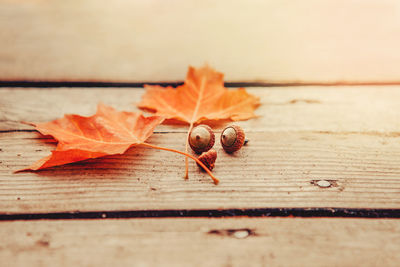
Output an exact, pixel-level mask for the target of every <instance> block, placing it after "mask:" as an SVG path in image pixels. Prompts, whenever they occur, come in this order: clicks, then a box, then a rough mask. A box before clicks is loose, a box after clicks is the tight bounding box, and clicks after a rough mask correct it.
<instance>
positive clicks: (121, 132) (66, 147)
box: [27, 104, 163, 170]
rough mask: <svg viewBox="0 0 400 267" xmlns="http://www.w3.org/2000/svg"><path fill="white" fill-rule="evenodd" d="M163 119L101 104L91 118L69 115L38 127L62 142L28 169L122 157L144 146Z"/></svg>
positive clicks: (36, 125)
mask: <svg viewBox="0 0 400 267" xmlns="http://www.w3.org/2000/svg"><path fill="white" fill-rule="evenodd" d="M162 121H163V118H162V117H159V116H152V117H147V118H146V117H144V116H143V115H141V114H139V113H133V112H119V111H116V110H115V109H113V108H112V107H109V106H106V105H103V104H99V105H98V109H97V113H96V114H95V115H93V116H90V117H82V116H79V115H73V114H68V115H65V116H64V117H63V118H61V119H57V120H54V121H51V122H46V123H38V124H35V127H36V130H38V131H39V132H40V133H42V134H44V135H51V136H53V137H54V138H55V139H56V140H58V141H59V143H58V145H57V148H56V150H55V151H52V154H51V155H49V156H48V157H46V158H43V159H41V160H39V161H38V162H36V163H34V164H33V165H31V166H30V167H28V168H27V170H39V169H44V168H48V167H52V166H58V165H63V164H67V163H72V162H77V161H81V160H86V159H91V158H98V157H103V156H106V155H114V154H122V153H124V152H125V151H126V150H128V149H129V148H130V147H132V146H135V145H139V144H142V143H144V141H145V140H146V139H147V138H148V137H150V135H152V133H153V130H154V128H155V127H156V126H157V125H159V124H160V123H161V122H162Z"/></svg>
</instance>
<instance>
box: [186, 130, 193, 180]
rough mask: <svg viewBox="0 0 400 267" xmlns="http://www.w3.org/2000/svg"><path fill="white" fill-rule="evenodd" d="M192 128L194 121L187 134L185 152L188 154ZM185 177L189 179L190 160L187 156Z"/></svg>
mask: <svg viewBox="0 0 400 267" xmlns="http://www.w3.org/2000/svg"><path fill="white" fill-rule="evenodd" d="M192 129H193V122H191V123H190V126H189V130H188V132H187V135H186V144H185V153H186V154H188V149H189V135H190V132H191V131H192ZM185 179H189V162H188V158H187V157H185Z"/></svg>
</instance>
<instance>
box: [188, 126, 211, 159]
mask: <svg viewBox="0 0 400 267" xmlns="http://www.w3.org/2000/svg"><path fill="white" fill-rule="evenodd" d="M214 143H215V134H214V132H213V130H212V129H211V128H210V127H209V126H208V125H205V124H200V125H198V126H196V127H194V128H193V129H192V131H190V133H189V145H190V147H191V148H192V149H193V151H194V152H196V153H197V154H201V153H202V152H205V151H208V150H210V149H211V148H212V147H213V146H214Z"/></svg>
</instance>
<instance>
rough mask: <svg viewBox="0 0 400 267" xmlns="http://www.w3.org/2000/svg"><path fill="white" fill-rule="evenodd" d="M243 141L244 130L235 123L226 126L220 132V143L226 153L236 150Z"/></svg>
mask: <svg viewBox="0 0 400 267" xmlns="http://www.w3.org/2000/svg"><path fill="white" fill-rule="evenodd" d="M244 142H245V135H244V131H243V129H242V128H241V127H239V126H237V125H230V126H228V127H226V128H225V129H224V130H223V131H222V133H221V145H222V147H223V148H224V150H225V151H226V152H227V153H233V152H235V151H238V150H239V149H240V148H241V147H242V146H243V144H244Z"/></svg>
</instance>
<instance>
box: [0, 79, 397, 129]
mask: <svg viewBox="0 0 400 267" xmlns="http://www.w3.org/2000/svg"><path fill="white" fill-rule="evenodd" d="M247 90H248V91H249V92H250V93H252V94H254V95H257V96H259V97H260V100H261V106H260V107H259V108H258V109H257V110H256V114H257V115H258V116H259V117H258V118H257V119H252V120H249V121H245V122H239V124H240V125H242V126H243V127H244V128H245V129H246V132H277V131H331V132H362V133H365V132H371V133H383V134H391V133H393V134H396V133H400V124H399V114H400V105H399V103H400V86H354V87H348V86H343V87H340V86H339V87H338V86H333V87H326V86H325V87H320V86H316V87H278V88H274V87H272V88H261V87H259V88H248V89H247ZM143 93H144V89H140V88H125V89H118V88H107V89H95V88H90V89H84V88H80V89H79V88H76V89H61V88H58V89H37V88H36V89H33V88H32V89H29V88H26V89H16V88H8V89H7V88H4V89H1V90H0V131H9V130H25V129H33V128H32V127H30V126H27V125H25V124H21V123H20V121H30V122H44V121H49V120H53V119H56V118H58V117H62V116H63V115H64V114H65V113H76V114H80V115H84V116H89V115H92V114H94V113H95V111H96V106H97V103H98V102H103V103H105V104H108V105H112V106H113V107H115V108H117V109H120V110H135V104H137V103H138V102H139V101H140V97H141V96H142V95H143ZM214 128H215V129H217V130H220V129H221V125H214ZM157 131H162V132H185V128H182V127H181V126H179V127H173V126H167V125H163V126H160V127H158V128H157Z"/></svg>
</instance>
